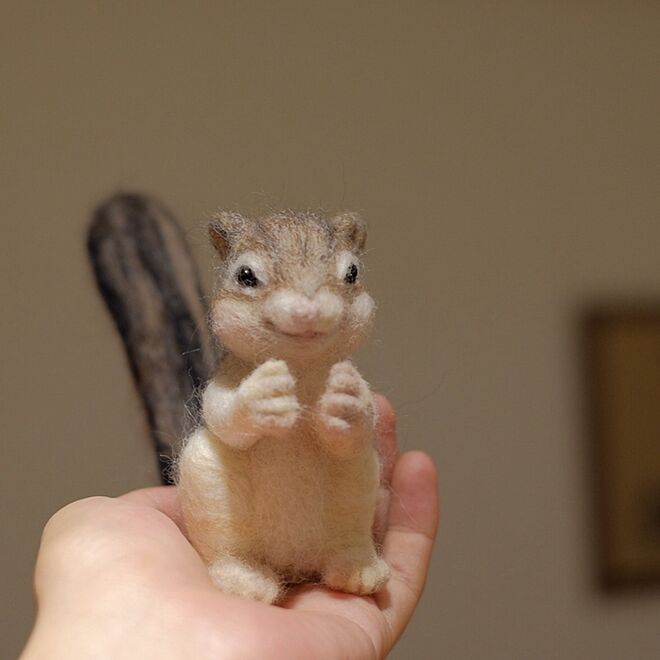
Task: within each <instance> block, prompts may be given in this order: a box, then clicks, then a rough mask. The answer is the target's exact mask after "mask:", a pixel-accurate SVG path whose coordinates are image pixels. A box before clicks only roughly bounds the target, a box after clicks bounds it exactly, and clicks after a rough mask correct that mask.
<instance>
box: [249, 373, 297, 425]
mask: <svg viewBox="0 0 660 660" xmlns="http://www.w3.org/2000/svg"><path fill="white" fill-rule="evenodd" d="M295 387H296V382H295V380H294V378H293V376H292V375H291V372H290V371H289V367H288V366H287V364H286V362H284V361H283V360H268V361H267V362H264V363H263V364H261V365H260V366H258V367H257V368H256V369H255V370H254V371H253V372H252V373H251V374H250V375H249V376H248V377H247V378H246V379H245V380H244V381H243V382H242V383H241V384H240V386H239V388H238V396H239V400H240V405H241V407H242V409H243V414H244V415H245V417H246V419H247V421H248V423H249V425H250V426H252V427H253V428H256V429H258V430H261V431H268V432H270V433H277V432H281V431H284V430H286V429H290V428H291V427H292V426H293V425H294V424H295V423H296V420H297V419H298V415H299V413H300V404H299V403H298V399H297V398H296V395H295Z"/></svg>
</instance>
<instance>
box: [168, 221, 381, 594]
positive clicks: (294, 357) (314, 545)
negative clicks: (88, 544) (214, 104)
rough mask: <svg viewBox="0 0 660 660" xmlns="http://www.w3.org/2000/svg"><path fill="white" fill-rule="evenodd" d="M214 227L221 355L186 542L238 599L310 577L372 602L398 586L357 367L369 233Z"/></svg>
mask: <svg viewBox="0 0 660 660" xmlns="http://www.w3.org/2000/svg"><path fill="white" fill-rule="evenodd" d="M209 231H210V236H211V240H212V242H213V245H214V246H215V248H216V250H217V252H218V253H219V255H220V257H221V259H222V265H221V267H220V268H219V270H218V272H217V282H216V285H217V290H216V293H215V296H214V301H213V304H212V309H211V325H212V329H213V332H214V333H215V334H216V336H217V337H218V339H219V341H220V344H221V345H222V347H223V349H224V351H225V354H224V357H223V360H222V364H221V368H220V370H219V371H218V373H217V374H216V376H215V378H214V379H213V380H211V382H210V383H209V384H208V386H207V387H206V390H205V391H204V395H203V402H202V417H203V425H201V426H200V427H199V428H197V430H195V431H194V432H193V433H192V435H191V436H190V437H189V438H188V439H187V440H186V442H185V446H184V448H183V450H182V452H181V455H180V457H179V462H178V488H179V493H180V498H181V504H182V509H183V515H184V520H185V523H186V527H187V530H188V534H189V537H190V540H191V542H192V543H193V545H194V546H195V548H196V549H197V550H198V552H199V553H200V555H201V556H202V557H203V559H204V560H205V561H206V563H207V564H208V567H209V573H210V576H211V578H212V580H213V581H214V582H215V584H217V585H218V587H220V588H221V589H222V590H224V591H226V592H229V593H233V594H239V595H243V596H247V597H250V598H254V599H258V600H262V601H265V602H269V603H271V602H275V601H277V600H278V599H279V598H280V597H281V596H282V594H283V591H284V586H285V585H286V584H287V583H294V582H300V581H303V580H317V581H320V582H322V583H323V584H325V585H327V586H329V587H331V588H333V589H337V590H341V591H346V592H350V593H355V594H370V593H373V592H375V591H377V590H378V589H380V588H381V587H382V586H383V584H384V583H385V582H386V580H387V578H388V576H389V569H388V566H387V564H386V563H385V561H384V560H383V559H381V558H380V557H379V555H378V553H377V550H376V547H375V544H374V541H373V539H372V525H373V521H374V512H375V509H376V505H377V498H378V497H379V495H378V493H379V472H380V465H379V459H378V455H377V452H376V450H375V448H374V427H375V421H376V420H375V409H374V402H373V396H372V393H371V391H370V389H369V386H368V385H367V383H366V382H365V380H364V379H363V378H362V376H361V375H360V374H359V373H358V371H357V370H356V368H355V367H354V366H353V364H352V363H351V362H350V361H349V360H348V356H349V355H350V354H351V353H352V352H353V350H354V349H355V348H356V347H357V346H358V344H359V343H360V342H361V341H362V339H363V338H364V336H365V334H366V333H367V331H368V329H369V326H370V325H371V321H372V317H373V313H374V302H373V300H372V298H371V297H370V295H369V294H368V293H367V291H366V290H365V288H364V284H363V282H362V278H361V269H362V265H361V258H362V255H363V252H364V246H365V240H366V228H365V225H364V223H363V221H362V220H361V219H360V218H359V217H358V216H357V215H355V214H351V213H344V214H340V215H337V216H335V217H330V218H326V217H324V216H322V215H320V214H313V213H294V212H282V213H275V214H272V215H270V216H268V217H264V218H261V219H259V220H253V219H249V218H245V217H243V216H242V215H240V214H238V213H220V214H218V215H216V216H215V217H214V219H213V221H212V222H211V224H210V227H209Z"/></svg>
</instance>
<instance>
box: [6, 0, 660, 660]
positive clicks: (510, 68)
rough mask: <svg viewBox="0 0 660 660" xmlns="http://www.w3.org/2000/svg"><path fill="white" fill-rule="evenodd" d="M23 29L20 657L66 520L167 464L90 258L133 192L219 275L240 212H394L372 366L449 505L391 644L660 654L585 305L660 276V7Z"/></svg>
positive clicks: (9, 338) (18, 186)
mask: <svg viewBox="0 0 660 660" xmlns="http://www.w3.org/2000/svg"><path fill="white" fill-rule="evenodd" d="M0 49H1V53H0V54H1V58H0V72H1V73H0V75H1V87H0V94H1V96H2V101H1V103H0V119H1V122H0V131H1V134H0V135H1V149H0V170H1V171H0V176H1V181H2V186H1V188H2V193H1V195H0V217H1V218H2V229H3V231H2V239H1V240H0V252H1V254H2V267H3V277H2V278H1V279H0V287H1V289H2V291H1V293H2V298H1V300H2V303H3V308H2V314H1V315H0V317H1V319H2V321H1V323H2V344H1V345H2V349H1V350H2V357H1V364H2V396H1V397H0V401H1V406H2V419H3V421H4V424H5V426H4V433H3V440H2V448H3V451H2V466H3V469H2V473H3V479H2V480H3V485H2V496H1V498H0V507H1V508H2V535H1V536H2V542H1V543H2V557H1V559H2V561H1V563H0V565H1V567H2V568H1V570H2V585H3V588H2V594H3V595H2V601H3V602H2V605H1V607H2V611H1V612H0V614H1V625H2V630H1V631H0V638H1V639H2V646H3V652H2V653H3V657H5V655H4V654H5V652H6V653H7V656H6V657H12V656H13V655H15V654H16V653H17V652H18V650H19V648H20V647H21V646H22V644H23V642H24V640H25V637H26V635H27V633H28V630H29V628H30V625H31V620H32V616H33V612H32V597H31V589H30V582H31V571H32V565H33V560H34V556H35V553H36V549H37V544H38V539H39V533H40V530H41V527H42V526H43V524H44V523H45V521H46V520H47V518H48V517H49V516H50V515H51V514H52V513H53V512H54V511H55V510H56V509H57V508H59V507H60V506H62V505H63V504H65V503H66V502H68V501H70V500H72V499H74V498H79V497H83V496H86V495H91V494H97V493H101V494H111V495H114V494H119V493H121V492H123V491H126V490H128V489H132V488H137V487H139V486H144V485H148V484H153V483H156V481H157V471H156V468H155V462H154V460H153V457H152V454H151V449H150V446H149V444H148V442H147V440H146V437H145V434H144V421H143V419H142V415H141V411H140V408H139V406H138V402H137V399H136V396H135V394H134V391H133V387H132V383H131V381H130V379H129V374H128V370H127V365H126V362H125V359H124V355H123V352H122V349H121V346H120V342H119V339H118V338H117V336H116V335H115V332H114V330H113V328H112V325H111V322H110V320H109V317H108V315H107V314H106V312H105V309H104V307H103V305H102V303H101V301H100V298H99V296H98V295H97V293H96V291H95V288H94V285H93V281H92V277H91V274H90V269H89V267H88V263H87V259H86V255H85V252H84V240H83V236H84V231H85V226H86V223H87V221H88V217H89V213H90V211H91V209H92V208H93V206H94V204H95V203H96V202H97V201H99V200H100V199H101V198H103V197H104V196H106V195H108V194H109V193H112V192H114V191H116V190H118V189H127V190H139V191H144V192H148V193H152V194H155V195H156V196H158V197H160V198H161V200H162V201H163V202H164V203H165V204H166V205H168V206H169V207H170V208H171V209H172V210H173V211H174V212H175V213H176V214H177V216H178V217H179V218H180V219H181V221H182V223H183V224H184V225H185V227H186V228H187V232H188V236H189V239H190V241H191V243H192V244H193V246H194V250H195V255H196V258H197V259H198V261H199V264H200V266H201V268H202V270H204V271H205V272H207V270H208V267H209V263H210V257H211V255H210V251H209V250H208V249H207V247H206V239H205V235H204V232H203V229H202V227H203V222H204V218H205V214H206V213H207V212H209V211H211V210H213V209H214V208H215V207H216V206H233V205H238V206H242V207H247V208H250V207H253V206H258V205H260V204H264V203H266V204H272V205H286V206H293V207H301V206H302V207H307V206H313V207H316V206H319V205H321V206H324V207H327V208H330V209H338V208H350V209H357V210H359V211H361V212H362V213H363V214H364V216H365V217H366V218H367V219H368V221H369V222H370V225H371V236H370V248H371V249H370V253H369V257H368V259H369V268H370V272H369V279H370V284H371V288H372V290H373V292H374V294H375V297H376V298H377V299H378V301H379V303H380V312H379V319H378V327H377V331H376V333H375V336H374V338H373V340H372V342H371V343H370V345H369V347H368V348H367V349H366V350H365V351H364V352H363V354H362V361H361V363H362V365H363V368H364V370H365V372H366V373H367V375H368V377H369V379H370V380H371V382H372V383H374V384H375V386H376V387H377V388H378V389H380V390H381V391H383V392H385V393H386V394H387V395H388V396H389V397H391V399H392V400H393V402H394V403H395V405H396V407H397V409H398V411H399V415H400V432H401V433H400V435H401V444H402V446H403V448H413V447H421V448H423V449H425V450H426V451H428V452H430V453H431V454H432V455H433V456H434V457H435V459H436V461H437V463H438V466H439V470H440V474H441V491H442V496H443V501H444V511H443V527H442V532H441V536H440V540H439V544H438V546H437V550H436V553H435V557H434V563H433V569H432V573H431V576H430V581H429V584H428V588H427V591H426V594H425V597H424V600H423V603H422V605H421V607H420V609H419V612H418V614H417V616H416V618H415V620H414V622H413V624H412V625H411V627H410V629H409V631H408V633H407V635H406V637H405V638H404V640H403V641H402V642H401V644H400V645H399V647H398V649H397V651H396V652H395V653H394V654H393V656H392V657H395V658H401V659H403V658H415V659H417V658H420V659H425V658H443V659H444V658H449V659H452V660H454V659H455V660H462V659H471V660H472V659H484V660H500V659H501V660H511V659H513V658H516V659H518V658H520V659H528V658H530V659H534V660H544V659H550V658H561V659H562V660H582V659H592V658H593V659H598V660H621V659H623V658H626V659H628V658H632V659H635V660H647V659H648V660H650V659H651V658H657V657H658V654H659V653H660V625H659V624H660V595H659V594H658V592H652V591H649V592H645V593H632V594H628V595H622V596H618V597H614V598H605V597H603V596H600V595H599V594H598V593H597V592H596V591H595V590H594V588H593V580H592V577H593V565H592V554H591V546H590V541H591V531H592V530H591V527H592V521H591V515H590V514H591V508H590V506H591V504H590V502H591V500H590V495H591V493H590V489H589V481H588V479H587V473H588V470H587V467H588V465H587V463H588V456H587V453H586V452H585V441H584V415H583V404H582V398H581V394H582V390H581V386H580V377H581V374H580V355H579V350H578V348H579V345H578V332H577V320H578V317H579V314H580V311H581V309H582V307H583V306H584V305H587V304H589V303H591V302H593V301H594V300H599V299H601V298H603V297H606V298H609V297H612V296H614V297H619V298H622V299H626V298H627V297H638V296H655V297H660V250H659V247H660V193H659V191H660V185H659V184H660V121H659V118H660V84H659V75H658V73H659V67H658V63H659V62H660V4H658V3H655V2H643V1H630V0H628V1H623V0H622V1H620V2H611V1H610V2H606V1H603V2H595V1H589V0H580V1H577V0H574V1H572V2H549V1H548V2H528V1H526V2H523V1H520V2H515V1H513V0H508V1H505V2H497V3H494V2H486V1H485V0H483V1H478V0H477V1H474V2H463V1H462V0H461V1H459V0H452V1H440V2H425V1H418V2H412V3H405V4H404V3H397V2H378V3H376V2H363V3H353V2H326V3H321V2H302V1H301V2H290V1H286V2H265V1H264V2H256V3H241V2H215V3H212V2H206V3H204V2H165V1H162V2H139V3H134V2H112V3H109V2H105V3H102V2H74V1H66V2H61V3H41V2H15V1H7V0H5V1H4V2H3V3H2V5H1V7H0Z"/></svg>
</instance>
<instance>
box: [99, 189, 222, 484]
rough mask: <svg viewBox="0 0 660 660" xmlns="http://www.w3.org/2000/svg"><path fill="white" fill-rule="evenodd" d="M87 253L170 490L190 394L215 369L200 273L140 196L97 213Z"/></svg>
mask: <svg viewBox="0 0 660 660" xmlns="http://www.w3.org/2000/svg"><path fill="white" fill-rule="evenodd" d="M87 249H88V252H89V256H90V259H91V261H92V265H93V267H94V273H95V276H96V282H97V284H98V287H99V290H100V292H101V294H102V295H103V298H104V299H105V302H106V304H107V306H108V308H109V310H110V312H111V314H112V316H113V319H114V321H115V324H116V326H117V329H118V330H119V332H120V334H121V337H122V339H123V342H124V347H125V349H126V353H127V356H128V361H129V365H130V368H131V372H132V374H133V379H134V381H135V384H136V386H137V389H138V392H139V394H140V397H141V398H142V402H143V404H144V408H145V411H146V414H147V419H148V424H149V431H150V434H151V438H152V440H153V442H154V445H155V448H156V451H157V454H158V459H159V462H160V467H161V474H162V478H163V482H164V483H171V481H172V475H171V472H170V469H169V467H170V465H171V461H172V457H173V455H174V451H175V449H176V445H177V443H178V442H180V440H181V439H182V437H183V435H184V433H185V432H186V431H187V430H189V427H190V425H191V424H192V423H194V422H195V421H196V420H197V418H198V415H199V404H198V397H196V396H195V393H196V392H197V391H198V388H200V386H202V385H203V384H204V383H205V382H206V381H207V380H208V379H209V378H210V377H211V374H212V371H213V368H214V365H215V352H214V345H213V341H212V339H211V335H210V332H209V328H208V322H207V314H206V308H205V305H204V302H203V297H202V289H201V285H200V281H199V276H198V273H197V269H196V267H195V264H194V262H193V260H192V258H191V255H190V251H189V249H188V245H187V243H186V239H185V237H184V235H183V232H182V231H181V228H180V227H179V225H178V224H177V223H176V221H175V219H174V218H173V216H172V215H171V214H170V213H169V212H168V211H166V210H165V209H163V208H162V207H160V206H159V205H158V204H157V203H155V202H154V201H153V200H150V199H148V198H147V197H144V196H142V195H137V194H118V195H116V196H114V197H112V198H111V199H109V200H107V201H106V202H104V203H103V204H101V205H100V206H99V207H98V208H97V209H96V211H95V212H94V215H93V218H92V222H91V226H90V228H89V234H88V239H87ZM191 417H192V420H191Z"/></svg>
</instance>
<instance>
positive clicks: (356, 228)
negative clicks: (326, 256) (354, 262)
mask: <svg viewBox="0 0 660 660" xmlns="http://www.w3.org/2000/svg"><path fill="white" fill-rule="evenodd" d="M330 226H331V227H332V229H333V231H334V233H335V236H336V238H337V242H339V243H340V244H342V245H344V246H345V247H346V248H347V249H349V250H353V251H355V252H362V251H363V250H364V246H365V244H366V242H367V224H366V222H365V221H364V220H363V219H362V218H361V217H360V215H359V214H357V213H353V212H350V211H349V212H346V213H339V214H338V215H336V216H334V218H332V219H331V220H330Z"/></svg>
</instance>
